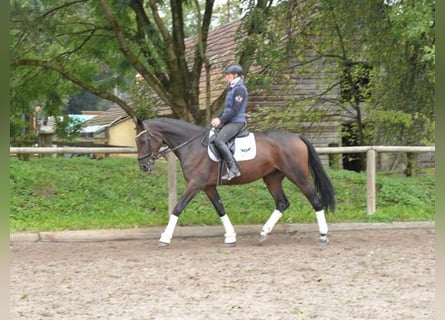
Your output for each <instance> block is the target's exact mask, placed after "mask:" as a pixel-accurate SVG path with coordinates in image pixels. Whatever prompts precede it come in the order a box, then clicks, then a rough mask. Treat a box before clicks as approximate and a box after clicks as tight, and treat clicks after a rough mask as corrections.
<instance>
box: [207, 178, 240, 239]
mask: <svg viewBox="0 0 445 320" xmlns="http://www.w3.org/2000/svg"><path fill="white" fill-rule="evenodd" d="M204 191H205V193H206V194H207V197H208V198H209V199H210V201H211V202H212V204H213V206H214V207H215V210H216V212H217V213H218V215H219V218H220V219H221V223H222V224H223V226H224V230H225V234H224V244H225V245H227V246H234V245H235V244H236V232H235V228H234V227H233V225H232V222H231V221H230V219H229V216H228V215H227V214H226V212H225V209H224V206H223V204H222V202H221V198H220V197H219V194H218V191H217V190H216V187H207V188H206V189H204Z"/></svg>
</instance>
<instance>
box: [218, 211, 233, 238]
mask: <svg viewBox="0 0 445 320" xmlns="http://www.w3.org/2000/svg"><path fill="white" fill-rule="evenodd" d="M220 219H221V223H222V224H223V226H224V230H225V231H226V233H225V234H224V243H235V242H236V233H235V229H234V228H233V225H232V222H230V219H229V216H228V215H227V214H225V215H224V216H222V217H221V218H220Z"/></svg>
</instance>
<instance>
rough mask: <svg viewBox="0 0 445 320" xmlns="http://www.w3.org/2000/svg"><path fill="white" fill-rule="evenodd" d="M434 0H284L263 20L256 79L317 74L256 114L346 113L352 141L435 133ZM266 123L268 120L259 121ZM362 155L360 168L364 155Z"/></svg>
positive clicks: (296, 118) (287, 117)
mask: <svg viewBox="0 0 445 320" xmlns="http://www.w3.org/2000/svg"><path fill="white" fill-rule="evenodd" d="M434 5H435V2H434V0H422V1H414V0H400V1H381V0H372V1H355V2H354V1H353V2H351V1H346V0H321V1H316V2H315V1H309V2H308V1H305V2H286V3H283V4H282V5H280V6H278V7H277V10H276V11H275V16H274V23H271V24H269V25H268V30H267V32H266V33H267V34H268V35H270V36H269V38H268V41H267V42H266V43H264V42H263V43H261V42H260V43H259V48H258V49H257V51H256V52H257V53H256V54H257V56H259V57H260V60H258V61H259V62H260V63H261V65H262V66H263V67H264V68H265V72H264V73H263V74H261V78H260V80H261V81H262V82H263V83H264V82H265V81H266V80H267V78H269V79H270V81H276V79H280V81H285V79H287V78H288V79H289V90H292V89H295V87H293V86H292V85H293V84H292V81H294V79H295V75H293V77H292V76H291V75H290V74H289V71H286V70H289V69H292V68H294V70H295V72H296V73H298V75H299V76H301V77H311V76H313V75H314V74H315V73H316V72H320V71H321V74H323V77H322V79H321V81H320V82H319V86H318V88H317V89H318V90H317V93H316V94H313V95H307V96H306V97H304V98H302V97H299V100H294V101H289V102H288V104H287V105H284V106H283V107H282V108H281V109H279V110H274V111H275V112H274V113H271V112H270V109H265V111H264V112H263V113H261V112H260V113H259V114H258V117H257V118H256V119H257V120H259V123H261V122H260V121H261V119H263V120H264V122H267V121H270V119H271V117H273V120H274V124H276V123H280V126H282V127H286V126H287V125H288V124H290V125H292V124H293V123H295V122H297V123H302V122H319V121H320V120H322V121H327V120H328V119H331V121H339V119H341V121H345V122H348V126H349V127H350V129H351V131H352V132H350V133H348V134H352V135H353V136H354V139H356V144H357V145H367V144H374V143H377V144H378V143H383V144H401V143H402V144H407V145H410V144H417V145H418V144H429V143H432V142H433V141H434V133H433V130H434V122H435V120H434V119H435V118H434V117H435V115H434V111H433V110H434V103H433V97H434V42H435V38H434ZM264 122H263V124H264V125H267V124H266V123H264ZM364 160H365V159H364V157H363V159H362V168H364V165H365V161H364Z"/></svg>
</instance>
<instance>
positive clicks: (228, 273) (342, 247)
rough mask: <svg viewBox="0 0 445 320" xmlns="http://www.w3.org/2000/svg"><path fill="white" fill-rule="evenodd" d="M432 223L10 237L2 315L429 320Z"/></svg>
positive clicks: (121, 318)
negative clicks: (152, 235) (165, 240)
mask: <svg viewBox="0 0 445 320" xmlns="http://www.w3.org/2000/svg"><path fill="white" fill-rule="evenodd" d="M434 237H435V231H434V229H433V228H424V229H405V230H379V231H376V230H372V231H370V230H368V231H341V232H335V233H331V234H330V243H329V244H327V245H320V244H319V243H318V238H317V235H316V234H315V233H311V232H308V233H292V234H290V233H288V234H272V235H270V237H269V238H268V239H267V241H266V242H264V243H263V244H261V245H260V244H258V242H257V237H256V236H242V237H238V244H237V246H236V247H231V248H229V247H225V246H224V245H223V244H222V241H223V238H222V237H215V238H185V239H181V238H173V241H172V244H171V245H170V247H168V248H164V249H160V248H158V247H157V240H132V241H106V242H62V243H61V242H33V243H26V242H17V243H13V244H11V248H10V261H11V266H10V277H11V280H10V319H33V320H34V319H70V320H75V319H109V320H114V319H119V320H126V319H130V320H142V319H144V320H145V319H181V320H182V319H205V320H210V319H217V320H224V319H230V320H235V319H242V320H248V319H298V320H300V319H301V320H302V319H305V320H308V319H328V320H336V319H339V320H340V319H341V320H347V319H378V320H381V319H385V320H389V319H404V320H406V319H428V320H430V319H434V316H435V315H434V307H435V306H434V304H435V301H434V297H435V253H434Z"/></svg>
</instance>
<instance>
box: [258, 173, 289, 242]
mask: <svg viewBox="0 0 445 320" xmlns="http://www.w3.org/2000/svg"><path fill="white" fill-rule="evenodd" d="M283 179H284V175H283V174H282V173H281V172H280V171H274V172H272V173H270V174H268V175H267V176H265V177H264V178H263V180H264V182H265V183H266V185H267V189H268V190H269V192H270V194H271V195H272V197H273V198H274V200H275V210H274V211H273V212H272V214H271V215H270V217H269V219H268V220H267V221H266V223H265V224H264V226H263V228H262V230H261V232H260V237H259V241H264V240H266V238H267V235H268V234H269V233H271V232H272V229H273V228H274V226H275V224H276V223H277V222H278V220H280V218H281V216H282V215H283V212H284V210H286V209H287V208H288V207H289V200H288V199H287V197H286V195H285V194H284V191H283V186H282V182H283Z"/></svg>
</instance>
